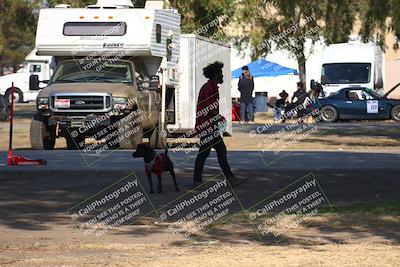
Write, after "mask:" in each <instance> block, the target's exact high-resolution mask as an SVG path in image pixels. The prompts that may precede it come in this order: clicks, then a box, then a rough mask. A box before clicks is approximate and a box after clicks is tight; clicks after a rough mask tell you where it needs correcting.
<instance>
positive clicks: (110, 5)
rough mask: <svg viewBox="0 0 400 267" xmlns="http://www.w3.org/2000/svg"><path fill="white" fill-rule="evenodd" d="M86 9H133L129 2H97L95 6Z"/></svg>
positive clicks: (123, 0) (115, 0)
mask: <svg viewBox="0 0 400 267" xmlns="http://www.w3.org/2000/svg"><path fill="white" fill-rule="evenodd" d="M87 8H133V4H132V1H131V0H97V3H96V4H95V5H89V6H87Z"/></svg>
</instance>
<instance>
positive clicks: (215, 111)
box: [193, 62, 241, 187]
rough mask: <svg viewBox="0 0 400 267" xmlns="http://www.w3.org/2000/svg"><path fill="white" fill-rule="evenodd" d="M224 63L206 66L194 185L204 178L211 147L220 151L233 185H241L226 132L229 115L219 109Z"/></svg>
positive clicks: (220, 158)
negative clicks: (232, 166)
mask: <svg viewBox="0 0 400 267" xmlns="http://www.w3.org/2000/svg"><path fill="white" fill-rule="evenodd" d="M223 67H224V64H223V63H221V62H214V63H212V64H210V65H208V66H207V67H205V68H204V69H203V74H204V76H205V77H206V78H207V79H208V82H206V83H205V84H204V85H203V86H202V87H201V89H200V92H199V97H198V101H197V112H196V126H195V132H196V134H197V135H198V136H199V137H200V148H199V153H198V155H197V158H196V163H195V167H194V176H193V187H197V186H199V185H200V184H201V183H202V182H203V177H202V175H203V168H204V163H205V161H206V159H207V157H208V156H209V155H210V152H211V148H214V149H215V150H216V152H217V156H218V162H219V165H220V167H221V169H222V171H223V173H224V175H225V177H226V178H227V179H228V181H229V183H230V184H231V185H237V184H239V183H240V181H241V180H239V179H237V178H236V177H235V176H234V174H233V173H232V171H231V168H230V166H229V163H228V159H227V151H226V146H225V143H224V140H223V139H222V136H221V135H222V133H223V132H224V131H225V129H226V119H225V118H224V117H223V116H222V115H221V114H220V113H219V91H218V89H219V87H218V84H221V83H223V81H224V80H223V74H222V68H223Z"/></svg>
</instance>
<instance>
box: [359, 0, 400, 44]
mask: <svg viewBox="0 0 400 267" xmlns="http://www.w3.org/2000/svg"><path fill="white" fill-rule="evenodd" d="M363 7H364V9H363V10H364V12H363V11H362V10H361V12H360V17H361V20H362V29H361V32H360V34H361V36H362V38H363V40H364V41H371V40H372V41H376V42H377V43H379V44H381V45H382V46H383V47H384V46H386V45H394V48H396V49H397V48H398V43H396V44H386V43H385V35H386V33H387V32H393V33H394V34H395V35H396V36H397V38H398V39H400V1H399V0H364V1H363ZM389 17H390V18H391V19H390V20H388V18H389Z"/></svg>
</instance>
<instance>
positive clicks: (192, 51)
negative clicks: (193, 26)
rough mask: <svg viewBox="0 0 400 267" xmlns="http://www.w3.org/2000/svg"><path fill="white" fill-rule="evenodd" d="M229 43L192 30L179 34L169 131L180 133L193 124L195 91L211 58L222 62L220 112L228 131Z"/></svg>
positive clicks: (204, 81) (230, 104)
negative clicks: (173, 99) (178, 78)
mask: <svg viewBox="0 0 400 267" xmlns="http://www.w3.org/2000/svg"><path fill="white" fill-rule="evenodd" d="M230 53H231V47H230V45H228V44H226V43H222V42H218V41H215V40H211V39H208V38H205V37H200V36H196V35H194V34H183V35H181V39H180V57H179V70H180V71H179V74H180V80H179V86H178V90H177V91H176V96H175V97H176V104H175V109H176V117H175V124H170V125H168V127H167V128H168V130H169V132H174V133H184V132H187V131H188V130H191V129H193V128H194V126H195V123H196V107H197V97H198V95H199V91H200V89H201V87H202V86H203V84H204V83H206V82H207V79H206V78H205V77H204V75H203V68H204V67H206V66H207V65H208V64H210V63H213V62H215V61H220V62H223V63H224V68H223V75H224V82H223V83H222V84H220V85H219V97H220V114H221V115H223V116H224V117H225V118H226V120H227V122H228V125H227V133H229V134H232V115H231V114H232V110H231V107H232V102H231V71H230V70H231V66H230V58H231V55H230Z"/></svg>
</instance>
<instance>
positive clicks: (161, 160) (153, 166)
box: [144, 153, 168, 176]
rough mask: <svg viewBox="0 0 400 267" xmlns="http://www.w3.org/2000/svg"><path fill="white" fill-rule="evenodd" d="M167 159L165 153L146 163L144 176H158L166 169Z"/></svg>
mask: <svg viewBox="0 0 400 267" xmlns="http://www.w3.org/2000/svg"><path fill="white" fill-rule="evenodd" d="M167 160H168V157H167V155H166V154H165V153H161V154H156V155H155V156H154V158H153V160H152V161H151V162H150V163H146V164H145V165H144V166H145V167H144V168H145V172H146V175H147V176H149V175H150V174H151V173H154V174H156V175H157V176H160V175H161V174H162V173H163V171H164V170H165V169H166V167H165V165H166V163H167Z"/></svg>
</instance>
